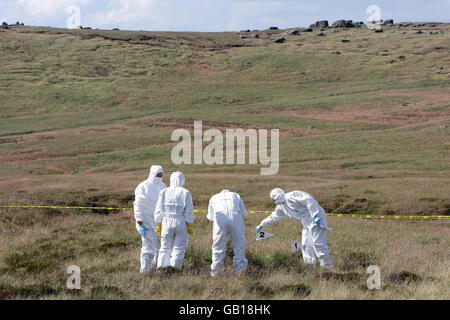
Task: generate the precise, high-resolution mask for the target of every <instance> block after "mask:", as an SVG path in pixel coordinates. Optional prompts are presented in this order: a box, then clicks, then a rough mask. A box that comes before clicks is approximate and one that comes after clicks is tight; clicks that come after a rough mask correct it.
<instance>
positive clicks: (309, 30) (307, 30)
mask: <svg viewBox="0 0 450 320" xmlns="http://www.w3.org/2000/svg"><path fill="white" fill-rule="evenodd" d="M312 31H313V30H312V29H311V28H308V29H305V30H303V32H312Z"/></svg>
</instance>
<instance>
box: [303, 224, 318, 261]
mask: <svg viewBox="0 0 450 320" xmlns="http://www.w3.org/2000/svg"><path fill="white" fill-rule="evenodd" d="M302 255H303V261H305V263H307V264H312V265H315V263H316V255H315V252H314V247H313V243H312V238H311V233H310V230H309V229H308V228H306V227H303V230H302Z"/></svg>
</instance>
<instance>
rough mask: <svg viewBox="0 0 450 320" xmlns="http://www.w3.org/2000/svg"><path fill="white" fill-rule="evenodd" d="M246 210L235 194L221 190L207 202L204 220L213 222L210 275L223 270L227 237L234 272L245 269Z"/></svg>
mask: <svg viewBox="0 0 450 320" xmlns="http://www.w3.org/2000/svg"><path fill="white" fill-rule="evenodd" d="M246 216H247V210H246V209H245V206H244V201H242V198H241V197H240V196H239V195H238V194H237V193H235V192H230V191H228V190H222V191H221V192H220V193H218V194H216V195H214V196H212V197H211V199H210V200H209V206H208V215H207V216H206V218H207V219H208V220H209V221H213V222H214V224H213V245H212V264H211V275H212V276H215V275H217V274H218V273H219V272H220V270H221V269H222V268H223V262H224V259H225V253H226V249H227V238H228V235H230V237H231V242H232V244H233V252H234V259H233V265H234V270H235V272H240V271H242V270H244V269H245V268H247V265H248V261H247V259H246V258H245V225H244V219H243V218H244V217H246Z"/></svg>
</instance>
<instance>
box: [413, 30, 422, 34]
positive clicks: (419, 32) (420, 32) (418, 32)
mask: <svg viewBox="0 0 450 320" xmlns="http://www.w3.org/2000/svg"><path fill="white" fill-rule="evenodd" d="M414 33H415V34H422V33H423V31H422V30H419V31H417V32H414Z"/></svg>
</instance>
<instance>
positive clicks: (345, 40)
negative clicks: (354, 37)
mask: <svg viewBox="0 0 450 320" xmlns="http://www.w3.org/2000/svg"><path fill="white" fill-rule="evenodd" d="M342 42H350V40H348V39H342Z"/></svg>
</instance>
